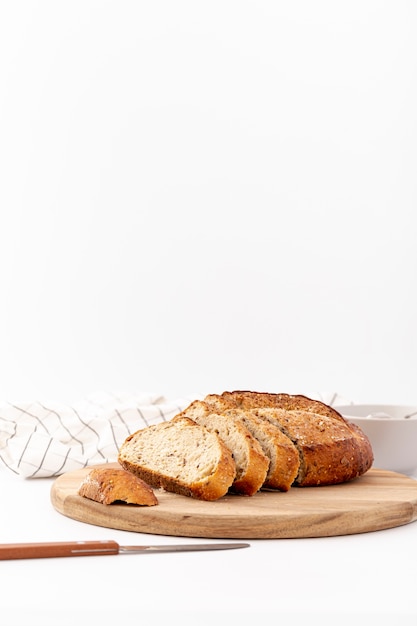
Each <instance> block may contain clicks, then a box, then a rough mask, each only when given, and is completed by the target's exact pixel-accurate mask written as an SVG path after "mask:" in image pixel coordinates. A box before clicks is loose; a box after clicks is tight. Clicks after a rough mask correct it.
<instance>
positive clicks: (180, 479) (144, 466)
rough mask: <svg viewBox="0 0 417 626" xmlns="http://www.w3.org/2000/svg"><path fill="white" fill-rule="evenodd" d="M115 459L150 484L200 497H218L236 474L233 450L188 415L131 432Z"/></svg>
mask: <svg viewBox="0 0 417 626" xmlns="http://www.w3.org/2000/svg"><path fill="white" fill-rule="evenodd" d="M118 460H119V463H120V465H121V466H122V467H123V468H124V469H125V470H127V471H129V472H132V473H133V474H135V475H136V476H138V477H139V478H141V479H142V480H144V481H145V482H147V483H148V484H149V485H152V486H153V487H157V488H163V489H165V490H166V491H170V492H173V493H177V494H180V495H185V496H191V497H194V498H197V499H200V500H217V499H218V498H221V497H222V496H223V495H225V494H226V493H227V492H228V490H229V489H230V487H231V485H232V484H233V481H234V479H235V476H236V464H235V462H234V460H233V457H232V453H231V452H230V450H229V448H228V447H227V446H226V445H225V444H224V443H223V441H222V440H221V438H220V437H219V436H218V435H217V434H216V433H212V432H210V431H208V430H207V429H206V428H204V427H203V426H200V425H199V424H197V423H196V422H194V421H193V420H191V419H188V418H187V417H182V418H179V417H178V418H176V419H173V420H170V421H168V422H160V423H158V424H154V425H152V426H148V427H146V428H143V429H142V430H138V431H137V432H135V433H133V434H132V435H130V436H129V437H128V438H127V439H126V440H125V442H124V443H123V444H122V446H121V447H120V450H119V457H118Z"/></svg>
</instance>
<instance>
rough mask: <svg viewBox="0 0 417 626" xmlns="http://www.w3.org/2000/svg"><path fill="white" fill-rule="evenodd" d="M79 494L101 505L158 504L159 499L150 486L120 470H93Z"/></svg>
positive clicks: (85, 479)
mask: <svg viewBox="0 0 417 626" xmlns="http://www.w3.org/2000/svg"><path fill="white" fill-rule="evenodd" d="M78 494H79V495H80V496H83V497H85V498H88V499H89V500H94V501H95V502H100V503H101V504H113V503H114V502H126V503H127V504H137V505H141V506H155V505H156V504H158V499H157V497H156V496H155V494H154V492H153V490H152V489H151V487H150V486H149V485H147V484H146V483H145V482H144V481H143V480H140V479H139V478H137V477H136V476H134V475H133V474H131V473H130V472H127V471H125V470H123V469H118V468H107V467H105V468H93V469H92V470H91V471H90V472H89V473H88V474H87V476H86V477H85V478H84V480H83V482H82V483H81V485H80V488H79V490H78Z"/></svg>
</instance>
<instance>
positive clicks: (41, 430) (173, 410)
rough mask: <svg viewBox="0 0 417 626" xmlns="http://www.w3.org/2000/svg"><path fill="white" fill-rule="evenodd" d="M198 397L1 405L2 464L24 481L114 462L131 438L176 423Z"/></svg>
mask: <svg viewBox="0 0 417 626" xmlns="http://www.w3.org/2000/svg"><path fill="white" fill-rule="evenodd" d="M195 399H196V397H195V396H193V397H192V398H191V397H190V398H179V399H176V400H168V399H166V398H164V397H163V396H158V395H155V394H154V395H152V394H146V393H141V394H138V395H128V394H112V393H100V394H93V395H90V396H88V397H87V398H86V399H85V400H82V401H81V402H77V403H75V404H73V405H71V406H67V405H58V404H55V403H47V402H25V403H10V402H2V403H0V461H2V464H3V465H4V466H5V467H7V468H8V469H9V470H11V471H12V472H14V473H15V474H18V475H20V476H22V477H24V478H44V477H47V476H58V475H60V474H63V473H64V472H68V471H72V470H76V469H79V468H81V467H86V466H87V465H94V464H97V463H110V462H114V461H116V460H117V453H118V449H119V447H120V445H121V444H122V443H123V442H124V440H125V439H126V437H128V435H130V434H131V433H133V432H135V431H137V430H139V429H141V428H144V427H146V426H149V425H150V424H156V423H157V422H161V421H166V420H169V419H171V418H172V417H174V415H176V414H177V413H179V412H180V411H182V409H184V408H185V407H186V406H188V405H189V404H190V402H192V401H193V400H195ZM2 464H1V463H0V466H1V465H2Z"/></svg>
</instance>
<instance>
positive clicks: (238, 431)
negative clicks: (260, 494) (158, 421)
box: [174, 401, 270, 496]
mask: <svg viewBox="0 0 417 626" xmlns="http://www.w3.org/2000/svg"><path fill="white" fill-rule="evenodd" d="M186 416H187V417H189V418H191V419H192V420H194V421H195V422H196V423H197V424H200V426H204V427H205V428H207V430H209V431H210V432H214V433H216V434H217V435H218V436H219V437H220V438H221V439H222V441H223V442H224V443H225V444H226V446H227V447H228V448H229V450H230V451H231V452H232V455H233V459H234V461H235V464H236V477H235V479H234V481H233V484H232V486H231V488H230V490H231V491H233V492H235V493H239V494H243V495H246V496H253V494H255V493H256V492H257V491H259V489H260V488H261V487H262V485H263V484H264V482H265V479H266V476H267V472H268V469H269V464H270V461H269V457H268V456H267V455H266V454H265V453H264V452H263V450H262V446H261V444H260V443H259V441H258V440H257V439H256V438H255V437H254V436H253V435H252V434H251V432H250V430H248V428H246V426H245V424H244V423H243V421H242V420H240V419H239V418H238V417H237V416H236V417H235V416H233V415H230V416H227V417H226V416H225V415H220V414H218V413H213V412H212V410H211V409H210V406H209V405H208V404H204V402H199V401H195V402H193V403H192V405H191V406H190V407H189V410H188V411H187V415H186ZM174 419H175V418H174Z"/></svg>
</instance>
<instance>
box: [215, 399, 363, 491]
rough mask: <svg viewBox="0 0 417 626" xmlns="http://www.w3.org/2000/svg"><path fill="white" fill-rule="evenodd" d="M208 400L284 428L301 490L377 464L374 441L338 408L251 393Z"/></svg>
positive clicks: (220, 407) (349, 477) (350, 476)
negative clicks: (294, 456)
mask: <svg viewBox="0 0 417 626" xmlns="http://www.w3.org/2000/svg"><path fill="white" fill-rule="evenodd" d="M204 401H205V402H206V403H208V404H211V405H212V406H213V408H214V409H215V410H216V411H221V412H225V411H227V410H228V409H231V408H239V409H241V410H244V411H250V412H253V413H254V414H255V415H256V416H257V417H259V418H261V419H266V420H267V421H269V422H270V423H272V424H273V425H274V426H276V427H277V428H279V429H280V430H281V431H282V432H283V433H284V435H286V436H287V437H288V438H289V439H290V440H291V441H292V442H293V444H294V445H295V446H296V448H297V450H298V453H299V469H298V474H297V477H296V479H295V481H294V482H295V484H297V485H298V486H303V487H307V486H316V485H329V484H337V483H342V482H347V481H349V480H352V479H353V478H356V477H358V476H361V475H362V474H364V473H365V472H366V471H367V470H368V469H370V467H371V466H372V463H373V452H372V447H371V444H370V442H369V439H368V438H367V437H366V435H365V434H364V433H363V432H362V431H361V429H360V428H358V427H357V426H354V425H353V424H351V423H350V422H348V421H347V420H345V419H344V418H343V417H342V415H340V414H339V413H338V412H337V411H336V410H335V409H333V408H332V407H330V406H327V405H325V404H324V403H322V402H319V401H317V400H310V399H309V398H307V397H306V396H302V395H296V396H294V395H289V394H270V393H257V392H250V391H234V392H224V393H223V394H221V395H217V394H210V395H208V396H206V397H205V398H204Z"/></svg>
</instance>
